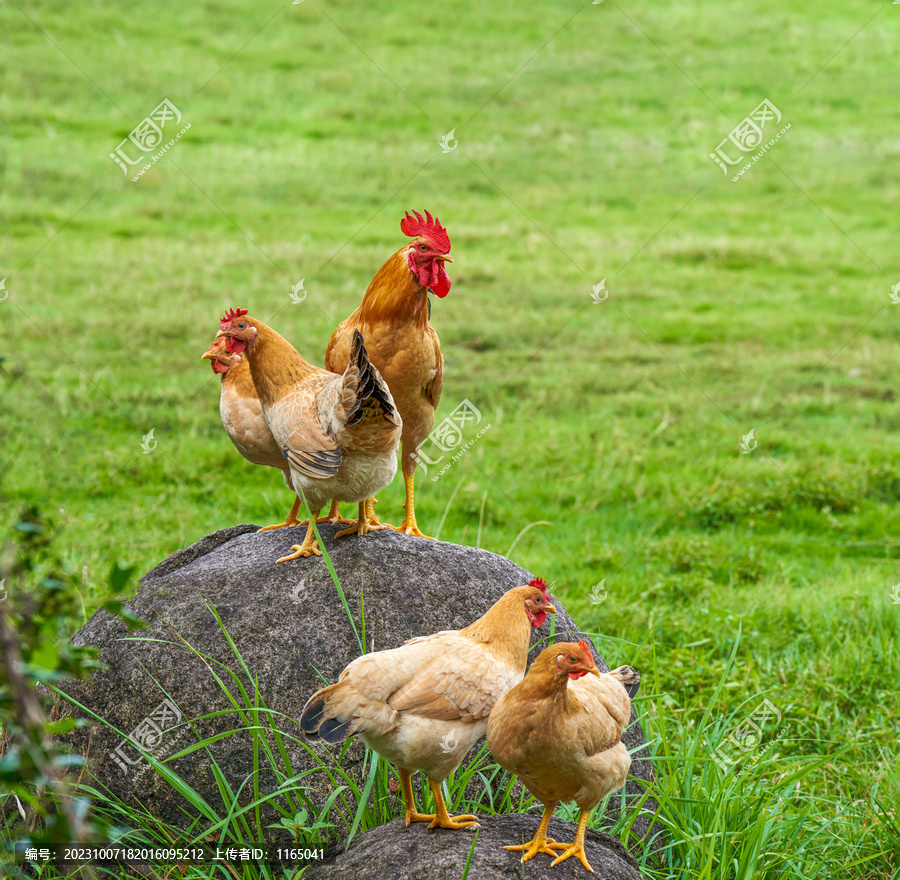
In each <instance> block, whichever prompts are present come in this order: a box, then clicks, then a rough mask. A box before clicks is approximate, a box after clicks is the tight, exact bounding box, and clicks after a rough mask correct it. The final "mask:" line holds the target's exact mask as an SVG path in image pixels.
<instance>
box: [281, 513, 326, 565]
mask: <svg viewBox="0 0 900 880" xmlns="http://www.w3.org/2000/svg"><path fill="white" fill-rule="evenodd" d="M318 515H319V511H318V510H317V511H315V513H313V515H312V518H313V519H315V518H316V517H317V516H318ZM291 550H293V551H294V552H293V553H289V554H288V555H287V556H282V557H281V559H279V560H278V561H279V562H290V561H291V560H292V559H303V558H305V557H307V556H321V555H322V551H321V550H320V549H319V547H318V545H317V544H316V533H315V530H314V529H313V527H312V523H310V524H309V528H307V530H306V537H305V538H304V539H303V543H302V544H294V546H293V547H291Z"/></svg>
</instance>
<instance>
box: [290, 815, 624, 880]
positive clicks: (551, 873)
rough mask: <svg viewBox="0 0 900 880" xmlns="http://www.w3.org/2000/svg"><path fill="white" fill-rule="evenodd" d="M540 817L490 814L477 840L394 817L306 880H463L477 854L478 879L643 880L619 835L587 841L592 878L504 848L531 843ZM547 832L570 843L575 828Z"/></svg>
mask: <svg viewBox="0 0 900 880" xmlns="http://www.w3.org/2000/svg"><path fill="white" fill-rule="evenodd" d="M539 819H540V816H539V815H538V814H537V813H535V814H533V815H526V816H523V815H512V816H486V817H484V818H483V819H481V820H479V824H480V825H481V828H480V830H479V831H478V839H477V840H475V832H474V831H470V830H466V831H428V830H427V829H426V828H425V826H424V825H412V826H410V827H409V828H406V827H405V826H404V824H403V820H402V819H395V820H394V821H393V822H391V823H389V824H388V825H382V826H380V827H379V828H375V829H374V830H372V831H369V832H368V833H366V834H362V835H360V836H358V837H356V838H354V840H353V843H352V844H351V845H350V848H349V849H348V850H347V851H346V852H343V844H342V845H341V846H340V847H335V849H334V850H330V851H329V852H327V853H326V854H325V856H326V857H325V859H324V860H323V861H322V862H320V863H315V862H313V863H312V864H311V866H310V867H309V868H308V869H307V870H306V872H305V873H304V875H303V876H304V878H308V880H382V878H384V880H423V878H427V880H460V878H461V877H462V876H463V875H464V873H465V869H466V862H467V861H468V859H469V853H470V852H471V854H472V859H471V862H469V872H468V875H467V876H468V877H471V878H472V880H500V878H512V877H526V878H531V880H545V878H546V880H585V878H587V877H591V876H594V877H598V878H601V880H640V878H641V876H642V875H641V873H640V872H639V871H638V865H637V862H636V861H635V860H634V858H633V857H632V856H631V855H630V854H629V853H628V852H627V851H626V850H625V847H623V846H622V844H621V843H619V841H618V840H616V839H615V838H614V837H610V836H609V835H608V834H604V833H603V832H601V831H594V830H593V829H589V830H588V833H587V835H586V837H585V851H586V852H587V860H588V862H589V864H590V866H591V867H592V868H593V869H594V873H593V875H591V874H588V872H587V871H586V870H585V869H584V867H583V866H582V864H581V862H579V861H578V859H576V858H570V859H567V860H566V861H564V862H560V864H558V865H556V867H550V864H551V862H552V861H553V859H552V858H551V857H550V856H548V855H543V854H538V855H537V856H535V857H534V858H533V859H530V860H529V861H528V862H525V864H524V865H523V864H522V861H521V859H522V854H521V853H517V852H509V851H508V850H506V849H504V848H503V847H504V846H506V845H507V844H514V843H522V842H523V841H528V840H531V838H532V837H533V836H534V832H535V830H536V829H537V826H538V821H539ZM549 833H550V836H551V837H552V838H553V839H554V840H559V841H563V842H565V843H571V841H573V840H574V839H575V825H574V824H573V823H572V822H563V821H562V820H560V819H551V820H550V827H549ZM473 841H474V843H475V845H474V848H473V846H472V844H473Z"/></svg>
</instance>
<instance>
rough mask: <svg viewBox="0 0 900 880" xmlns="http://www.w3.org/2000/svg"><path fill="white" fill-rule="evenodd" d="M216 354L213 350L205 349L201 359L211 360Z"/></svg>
mask: <svg viewBox="0 0 900 880" xmlns="http://www.w3.org/2000/svg"><path fill="white" fill-rule="evenodd" d="M214 357H215V355H214V354H213V353H212V352H211V351H204V352H203V354H201V355H200V360H201V361H211V360H212V359H213V358H214Z"/></svg>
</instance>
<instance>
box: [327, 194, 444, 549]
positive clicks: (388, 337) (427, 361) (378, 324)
mask: <svg viewBox="0 0 900 880" xmlns="http://www.w3.org/2000/svg"><path fill="white" fill-rule="evenodd" d="M413 213H414V214H415V217H410V215H409V212H408V211H407V212H406V216H405V217H404V218H403V219H402V220H401V221H400V230H401V231H402V232H403V234H404V235H408V236H409V237H410V238H412V239H413V241H412V242H411V243H409V244H405V245H403V247H402V248H400V250H398V251H397V253H395V254H394V255H393V256H392V257H391V258H390V259H389V260H388V261H387V262H386V263H385V264H384V265H383V266H382V267H381V268H380V269H379V270H378V274H377V275H376V276H375V277H374V278H373V279H372V282H371V284H369V287H368V289H367V290H366V292H365V294H364V295H363V298H362V303H360V306H359V308H358V309H357V310H356V311H355V312H354V313H353V314H352V315H350V317H349V318H347V320H346V321H343V322H342V323H341V324H340V325H339V326H338V328H337V330H335V331H334V334H333V335H332V337H331V341H330V342H329V343H328V349H327V351H326V352H325V367H326V369H329V370H332V371H334V372H336V373H340V372H341V371H343V370H344V369H345V368H346V366H347V364H348V362H349V358H350V349H351V343H352V339H353V334H354V333H356V332H360V333H362V335H363V339H364V341H365V343H366V348H367V349H368V351H369V356H370V358H371V360H372V363H373V364H374V365H375V366H376V367H377V368H378V370H379V371H380V372H381V374H382V376H384V380H385V382H387V384H388V387H389V388H390V389H391V394H393V396H394V400H395V401H396V402H397V409H398V410H399V412H400V417H401V418H402V420H403V438H402V440H403V454H402V459H401V467H402V470H403V480H404V483H405V484H406V505H405V509H406V516H405V517H404V519H403V522H402V523H401V524H400V526H398V527H397V531H399V532H402V533H403V534H406V535H416V536H418V537H420V538H425V537H428V536H427V535H423V534H422V532H421V531H420V530H419V527H418V525H417V524H416V508H415V487H414V480H415V471H416V462H417V460H418V452H419V449H420V448H421V446H422V444H423V443H424V442H425V440H426V438H427V437H428V434H429V433H430V432H431V429H432V427H433V426H434V411H435V409H436V408H437V405H438V401H439V400H440V399H441V386H442V384H443V374H444V359H443V357H442V355H441V343H440V340H439V339H438V335H437V333H435V331H434V328H433V327H432V326H431V324H430V323H429V321H428V319H429V317H430V315H431V305H430V303H429V301H428V290H429V288H430V289H431V290H432V291H433V292H434V293H435V294H436V295H437V296H439V297H441V298H443V297H445V296H446V295H447V294H448V293H449V292H450V278H449V277H448V275H447V270H446V269H445V268H444V263H452V262H453V258H452V257H451V256H450V238H449V237H448V235H447V230H446V229H444V227H443V226H441V223H440V220H438V219H437V218H436V217H434V218H432V216H431V214H429V213H428V211H426V212H425V217H424V218H423V217H422V215H421V214H419V213H418V211H414V212H413ZM373 504H374V501H372V502H370V503H369V504H368V516H369V517H370V519H371V520H372V521H374V522H377V520H375V514H374V507H373ZM334 513H335V510H334V508H332V514H334Z"/></svg>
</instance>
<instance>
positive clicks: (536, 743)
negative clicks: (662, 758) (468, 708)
mask: <svg viewBox="0 0 900 880" xmlns="http://www.w3.org/2000/svg"><path fill="white" fill-rule="evenodd" d="M587 675H590V676H592V677H591V678H586V679H585V680H583V681H582V679H584V678H585V676H587ZM639 686H640V676H639V675H638V674H637V672H635V671H634V670H633V669H632V668H631V667H630V666H620V667H619V668H618V669H614V670H613V671H612V672H607V673H606V674H605V675H601V674H600V670H598V669H597V667H596V665H595V664H594V658H593V657H592V656H591V649H590V647H589V646H588V643H587V642H584V641H581V642H577V643H575V642H569V643H566V642H563V643H560V644H557V645H551V646H550V647H549V648H545V649H544V650H543V651H541V653H540V654H539V655H538V657H537V659H535V661H534V663H532V664H531V667H530V668H529V670H528V673H527V675H526V676H525V678H524V679H523V680H522V681H521V682H520V683H519V684H517V685H516V686H515V687H514V688H512V689H511V690H510V691H509V692H508V693H507V694H506V695H505V696H503V697H501V699H500V700H499V701H498V702H497V705H496V706H494V710H493V712H491V717H490V720H489V721H488V726H487V741H488V746H489V747H490V749H491V751H492V752H493V754H494V757H495V758H496V760H497V763H498V764H500V766H501V767H503V768H504V769H505V770H508V771H509V772H510V773H515V774H518V776H519V777H520V778H521V780H522V782H523V783H524V785H525V786H526V788H527V789H528V790H529V791H530V792H531V793H532V794H533V795H534V796H535V797H536V798H537V799H538V800H540V801H541V802H542V803H543V804H544V815H543V816H542V817H541V822H540V825H538V829H537V832H536V833H535V835H534V838H533V839H532V840H531V841H530V842H529V843H526V844H521V845H517V846H508V847H506V849H509V850H522V851H523V855H522V861H528V860H529V859H531V858H533V857H534V856H536V855H537V854H538V853H546V854H547V855H551V856H554V857H555V858H554V860H553V863H552V864H554V865H557V864H559V863H560V862H563V861H565V860H566V859H568V858H571V857H572V856H577V857H578V859H579V860H580V861H581V864H582V865H584V867H585V868H587V870H588V871H591V872H592V873H593V868H591V866H590V864H588V860H587V856H586V854H585V851H584V834H585V829H586V828H587V822H588V817H589V816H590V813H591V810H593V808H594V807H596V806H597V804H599V803H600V801H602V800H603V798H605V797H606V795H608V794H609V793H610V792H612V791H615V790H616V789H619V788H621V787H622V786H623V785H624V784H625V777H626V776H627V775H628V770H629V768H630V767H631V756H630V755H629V754H628V750H627V749H626V748H625V746H624V745H623V744H622V741H621V740H622V732H623V731H624V730H625V728H626V727H627V726H628V722H629V719H630V718H631V698H632V697H633V696H634V695H635V694H636V693H637V690H638V687H639ZM571 800H574V801H575V803H576V804H577V805H578V808H579V810H580V811H581V816H580V817H579V821H578V831H577V833H576V835H575V840H574V842H573V843H571V844H565V843H557V842H556V841H555V840H553V839H551V838H549V837H547V825H548V824H549V822H550V817H551V816H552V815H553V810H554V809H555V808H556V805H557V804H558V803H559V802H560V801H571ZM555 849H561V850H562V852H561V853H560V854H559V855H557V854H556V852H554V850H555Z"/></svg>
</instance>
